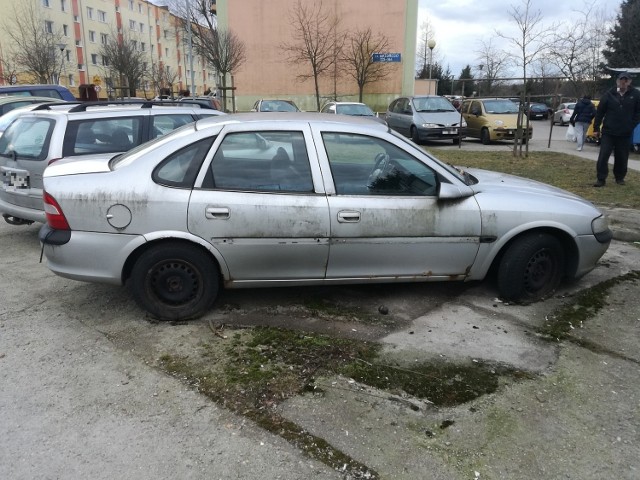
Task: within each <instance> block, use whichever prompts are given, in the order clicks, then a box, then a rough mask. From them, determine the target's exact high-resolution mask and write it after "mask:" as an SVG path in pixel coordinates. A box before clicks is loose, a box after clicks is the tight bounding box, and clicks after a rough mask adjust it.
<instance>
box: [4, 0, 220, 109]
mask: <svg viewBox="0 0 640 480" xmlns="http://www.w3.org/2000/svg"><path fill="white" fill-rule="evenodd" d="M25 1H27V2H34V4H33V5H34V6H35V7H36V12H37V14H38V15H40V19H39V20H40V21H42V22H43V23H44V24H45V25H46V31H50V32H52V33H55V36H56V38H57V39H60V42H59V44H60V58H59V60H60V75H59V79H58V78H56V79H55V80H57V83H59V84H61V85H64V86H66V87H68V88H69V89H70V90H71V91H72V92H73V93H74V95H76V96H77V97H78V98H87V96H88V94H89V93H90V91H91V90H93V91H94V92H96V93H97V95H96V96H97V97H98V98H101V99H102V98H104V99H106V98H108V97H118V96H128V95H129V93H128V90H127V89H125V88H123V87H124V85H123V82H122V81H121V80H119V79H117V78H114V75H113V73H112V72H111V71H110V69H109V67H108V65H105V62H104V60H103V58H102V55H101V53H100V52H101V49H102V45H103V44H105V43H107V42H108V41H109V40H110V39H112V38H113V36H119V37H120V38H127V39H130V40H132V41H133V42H134V46H135V48H136V50H138V51H139V52H140V53H141V57H142V58H143V59H144V65H143V66H144V68H145V70H146V71H148V72H149V73H148V75H146V76H145V78H143V80H142V81H141V82H140V84H139V85H137V86H136V95H138V96H141V97H147V98H152V97H154V96H156V95H157V94H158V93H159V92H158V88H159V87H163V88H167V89H170V90H171V91H173V93H175V94H176V95H177V94H178V93H179V92H180V91H184V90H190V91H191V92H193V93H196V94H202V93H203V92H204V91H205V90H207V89H215V75H214V71H213V69H212V68H211V67H208V66H207V65H206V62H204V61H203V60H202V59H201V58H199V57H197V56H195V55H194V59H193V70H194V75H193V85H192V81H191V78H192V75H191V71H190V65H191V62H190V60H189V55H188V53H189V49H188V45H187V42H186V41H185V38H184V37H185V35H184V34H183V32H182V31H181V29H180V27H179V22H178V21H176V20H177V19H176V17H175V16H174V15H172V14H171V13H170V12H169V9H168V8H167V7H162V6H157V5H154V4H153V3H151V2H146V1H144V0H25ZM0 9H2V12H3V15H2V17H3V19H2V25H3V27H2V28H1V29H0V60H1V61H0V84H8V83H9V82H10V76H9V75H8V73H9V72H8V70H9V69H10V68H11V53H12V51H13V49H15V45H14V44H13V42H12V39H11V37H10V36H9V35H8V34H7V31H8V29H10V28H11V19H12V18H15V15H21V14H23V12H24V10H22V9H21V4H16V3H15V2H13V1H10V0H0ZM159 71H162V72H163V74H162V75H159V74H158V72H159ZM16 79H17V82H18V83H37V82H36V81H35V80H34V79H32V78H29V77H28V75H25V74H24V72H20V71H19V70H18V71H17V75H16ZM95 87H98V88H95ZM91 95H93V94H91Z"/></svg>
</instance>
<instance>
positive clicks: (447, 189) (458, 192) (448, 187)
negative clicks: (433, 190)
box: [438, 182, 473, 200]
mask: <svg viewBox="0 0 640 480" xmlns="http://www.w3.org/2000/svg"><path fill="white" fill-rule="evenodd" d="M471 195H473V190H471V189H470V188H468V189H465V190H462V189H460V188H459V187H458V186H456V185H453V184H452V183H446V182H441V183H440V187H439V188H438V198H439V199H440V200H450V199H457V198H466V197H470V196H471Z"/></svg>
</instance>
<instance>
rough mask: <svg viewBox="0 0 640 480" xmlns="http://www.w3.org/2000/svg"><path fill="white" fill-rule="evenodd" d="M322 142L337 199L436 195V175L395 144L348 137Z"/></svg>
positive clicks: (337, 135)
mask: <svg viewBox="0 0 640 480" xmlns="http://www.w3.org/2000/svg"><path fill="white" fill-rule="evenodd" d="M322 138H323V141H324V146H325V149H326V151H327V156H328V157H329V164H330V166H331V174H332V175H333V181H334V184H335V188H336V192H337V193H338V195H393V196H433V195H436V194H437V181H436V173H435V172H434V171H433V170H431V169H430V168H429V167H428V166H427V165H425V164H424V163H423V162H421V161H420V160H418V159H416V158H414V157H412V156H411V155H409V154H408V153H407V152H405V151H404V150H402V149H400V148H398V147H396V146H395V145H393V144H390V143H388V142H386V141H384V140H381V139H378V138H374V137H367V136H364V135H355V134H348V133H324V134H323V135H322Z"/></svg>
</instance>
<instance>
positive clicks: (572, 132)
mask: <svg viewBox="0 0 640 480" xmlns="http://www.w3.org/2000/svg"><path fill="white" fill-rule="evenodd" d="M564 138H566V139H567V142H575V141H577V138H576V127H575V125H573V124H571V123H570V124H569V126H568V127H567V133H565V134H564Z"/></svg>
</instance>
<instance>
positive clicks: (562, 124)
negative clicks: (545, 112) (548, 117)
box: [560, 117, 566, 127]
mask: <svg viewBox="0 0 640 480" xmlns="http://www.w3.org/2000/svg"><path fill="white" fill-rule="evenodd" d="M565 125H566V123H564V118H562V117H560V126H561V127H564V126H565Z"/></svg>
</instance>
